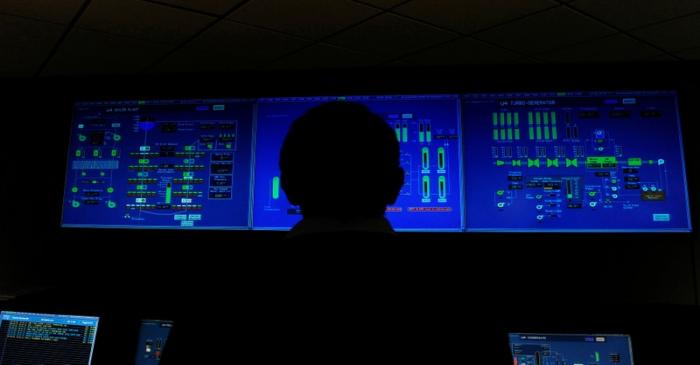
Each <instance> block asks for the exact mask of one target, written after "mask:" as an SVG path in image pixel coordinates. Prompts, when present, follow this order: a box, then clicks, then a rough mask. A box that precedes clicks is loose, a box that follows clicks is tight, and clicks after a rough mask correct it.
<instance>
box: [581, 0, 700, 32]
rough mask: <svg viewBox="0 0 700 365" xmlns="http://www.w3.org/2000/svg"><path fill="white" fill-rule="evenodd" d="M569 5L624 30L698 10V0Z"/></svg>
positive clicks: (596, 0) (589, 0)
mask: <svg viewBox="0 0 700 365" xmlns="http://www.w3.org/2000/svg"><path fill="white" fill-rule="evenodd" d="M571 6H573V7H574V8H577V9H580V10H582V11H584V12H586V13H588V14H591V15H593V16H595V17H597V18H599V19H601V20H604V21H606V22H608V23H610V24H612V25H614V26H616V27H619V28H622V29H625V30H628V29H631V28H635V27H639V26H643V25H647V24H651V23H656V22H659V21H662V20H666V19H670V18H674V17H678V16H681V15H685V14H689V13H692V12H696V11H700V1H698V0H614V1H610V0H576V1H573V2H572V3H571Z"/></svg>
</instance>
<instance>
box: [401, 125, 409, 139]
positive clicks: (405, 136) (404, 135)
mask: <svg viewBox="0 0 700 365" xmlns="http://www.w3.org/2000/svg"><path fill="white" fill-rule="evenodd" d="M401 137H402V138H401V139H403V141H404V143H406V142H408V125H406V124H404V125H403V128H402V133H401Z"/></svg>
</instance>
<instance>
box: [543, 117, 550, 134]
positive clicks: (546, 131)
mask: <svg viewBox="0 0 700 365" xmlns="http://www.w3.org/2000/svg"><path fill="white" fill-rule="evenodd" d="M545 115H546V114H545ZM544 139H546V140H549V127H547V126H545V127H544Z"/></svg>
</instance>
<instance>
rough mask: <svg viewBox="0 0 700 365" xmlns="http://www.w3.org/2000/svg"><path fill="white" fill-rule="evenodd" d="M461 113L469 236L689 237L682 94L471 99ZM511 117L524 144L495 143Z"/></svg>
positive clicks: (479, 96) (480, 96)
mask: <svg viewBox="0 0 700 365" xmlns="http://www.w3.org/2000/svg"><path fill="white" fill-rule="evenodd" d="M462 110H463V119H464V123H465V124H464V125H465V126H464V128H463V129H464V136H465V138H463V141H464V149H465V184H466V189H465V194H466V200H467V207H466V208H467V209H466V221H467V224H466V229H467V230H468V231H538V232H539V231H541V232H557V231H563V232H567V231H570V232H574V231H575V232H578V231H595V232H606V231H639V232H643V231H654V232H656V231H658V232H673V231H680V232H687V231H690V230H691V225H690V217H689V208H688V194H687V185H686V175H685V167H684V166H685V165H684V160H683V145H682V138H681V131H680V122H679V115H678V110H677V102H676V94H675V93H674V92H670V91H659V92H650V91H648V92H567V93H516V94H470V95H465V96H464V99H463V108H462ZM503 116H505V120H511V121H512V128H514V129H515V131H514V133H513V135H514V136H516V135H519V136H520V139H519V140H518V139H516V138H513V139H512V140H511V139H510V138H505V139H504V138H496V137H501V136H502V135H503V134H502V133H500V129H502V128H503V127H502V126H503V123H502V122H501V121H502V120H503V119H504V117H503ZM516 120H517V121H518V125H517V126H516V123H515V121H516ZM505 128H506V129H507V128H508V125H507V124H506V126H505ZM496 130H499V133H496ZM497 134H498V135H497ZM506 136H509V134H508V133H506Z"/></svg>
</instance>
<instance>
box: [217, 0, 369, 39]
mask: <svg viewBox="0 0 700 365" xmlns="http://www.w3.org/2000/svg"><path fill="white" fill-rule="evenodd" d="M379 11H380V10H377V9H375V8H372V7H369V6H366V5H362V4H358V3H356V2H353V1H350V0H336V1H327V0H295V1H289V0H255V1H251V2H249V3H247V4H245V5H244V6H242V7H241V8H240V9H238V10H236V11H235V12H234V13H233V14H231V19H233V20H236V21H239V22H243V23H247V24H253V25H258V26H262V27H266V28H270V29H274V30H278V31H282V32H286V33H290V34H294V35H297V36H300V37H306V38H310V39H320V38H323V37H325V36H327V35H330V34H332V33H335V32H337V31H339V30H342V29H344V28H346V27H347V26H349V25H351V24H353V23H356V22H358V21H361V20H363V19H366V18H368V17H370V16H372V15H374V14H377V13H378V12H379Z"/></svg>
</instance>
